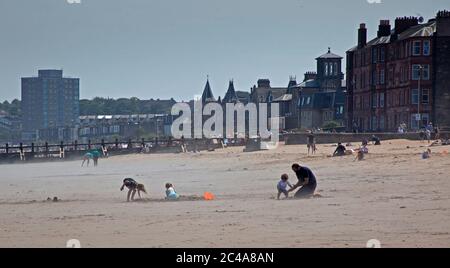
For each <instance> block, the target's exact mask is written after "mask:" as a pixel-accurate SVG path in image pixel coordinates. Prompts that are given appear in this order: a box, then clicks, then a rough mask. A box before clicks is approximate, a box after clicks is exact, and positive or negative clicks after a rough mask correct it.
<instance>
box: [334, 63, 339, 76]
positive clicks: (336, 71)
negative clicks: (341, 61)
mask: <svg viewBox="0 0 450 268" xmlns="http://www.w3.org/2000/svg"><path fill="white" fill-rule="evenodd" d="M337 74H338V64H337V62H335V63H334V75H337Z"/></svg>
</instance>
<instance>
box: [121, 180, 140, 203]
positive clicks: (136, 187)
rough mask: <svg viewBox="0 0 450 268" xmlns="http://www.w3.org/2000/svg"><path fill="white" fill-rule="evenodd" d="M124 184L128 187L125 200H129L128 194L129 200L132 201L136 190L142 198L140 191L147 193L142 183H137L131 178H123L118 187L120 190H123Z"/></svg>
mask: <svg viewBox="0 0 450 268" xmlns="http://www.w3.org/2000/svg"><path fill="white" fill-rule="evenodd" d="M125 186H126V187H127V188H128V194H127V202H130V196H131V201H134V196H135V195H136V191H137V192H138V196H139V198H142V197H141V192H144V193H147V190H145V186H144V184H141V183H137V181H135V180H134V179H132V178H125V179H124V180H123V184H122V187H120V191H123V189H124V188H125Z"/></svg>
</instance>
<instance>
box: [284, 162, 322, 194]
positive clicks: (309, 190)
mask: <svg viewBox="0 0 450 268" xmlns="http://www.w3.org/2000/svg"><path fill="white" fill-rule="evenodd" d="M292 170H293V171H294V172H295V174H296V175H297V179H298V182H297V184H295V185H294V186H293V187H292V188H291V189H290V190H289V191H288V193H290V192H293V191H295V189H297V188H299V187H301V188H300V189H299V190H298V191H297V192H296V193H295V194H294V197H295V198H309V197H313V196H314V193H315V191H316V187H317V180H316V176H314V173H313V172H312V171H311V169H309V168H307V167H302V166H300V165H299V164H293V165H292Z"/></svg>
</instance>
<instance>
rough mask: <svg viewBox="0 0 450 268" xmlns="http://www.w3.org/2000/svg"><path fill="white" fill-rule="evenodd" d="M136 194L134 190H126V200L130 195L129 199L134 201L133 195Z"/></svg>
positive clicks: (128, 200)
mask: <svg viewBox="0 0 450 268" xmlns="http://www.w3.org/2000/svg"><path fill="white" fill-rule="evenodd" d="M135 195H136V190H132V189H130V190H128V195H127V202H130V196H131V201H134V196H135Z"/></svg>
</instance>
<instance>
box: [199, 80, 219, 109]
mask: <svg viewBox="0 0 450 268" xmlns="http://www.w3.org/2000/svg"><path fill="white" fill-rule="evenodd" d="M215 101H216V98H214V95H213V93H212V90H211V86H210V85H209V79H207V80H206V85H205V89H204V90H203V94H202V103H203V104H205V103H208V102H215Z"/></svg>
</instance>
